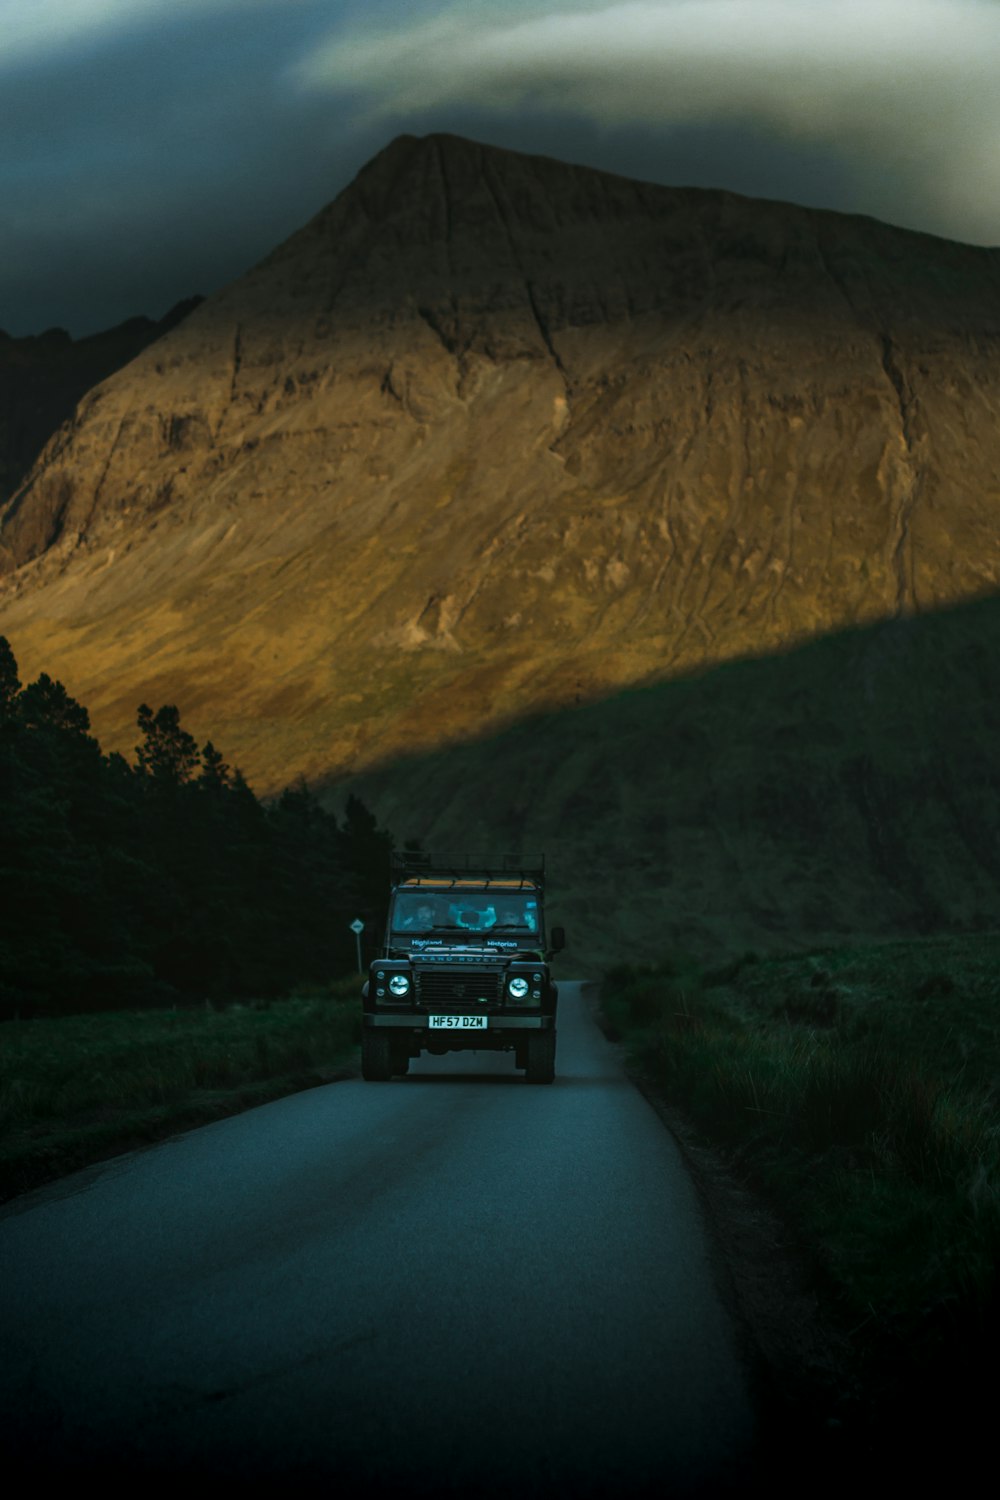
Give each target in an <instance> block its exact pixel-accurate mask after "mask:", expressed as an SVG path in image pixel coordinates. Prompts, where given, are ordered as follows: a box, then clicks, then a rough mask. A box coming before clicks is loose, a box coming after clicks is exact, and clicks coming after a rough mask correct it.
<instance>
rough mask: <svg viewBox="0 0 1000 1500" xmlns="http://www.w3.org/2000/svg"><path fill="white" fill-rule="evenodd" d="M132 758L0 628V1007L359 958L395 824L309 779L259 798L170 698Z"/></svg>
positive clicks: (305, 977) (265, 990)
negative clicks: (327, 799) (332, 801)
mask: <svg viewBox="0 0 1000 1500" xmlns="http://www.w3.org/2000/svg"><path fill="white" fill-rule="evenodd" d="M138 730H139V736H140V739H139V743H138V744H137V746H136V752H135V762H134V764H130V763H129V761H128V760H126V758H125V757H124V756H122V755H120V754H118V753H112V754H110V755H105V754H103V752H102V751H101V748H100V746H99V744H98V742H97V740H96V739H94V737H93V736H92V735H91V733H90V718H89V715H88V713H87V710H86V709H85V708H84V707H83V706H82V705H81V704H80V703H77V702H76V701H75V700H74V699H73V698H72V697H70V695H69V694H68V693H67V691H66V689H65V688H64V687H63V685H62V684H61V683H60V682H57V681H55V680H53V679H52V678H51V677H49V676H48V674H47V673H44V672H43V673H42V674H41V676H40V677H39V678H38V679H37V681H35V682H32V683H30V684H29V685H28V686H27V687H22V685H21V683H20V681H19V678H18V669H17V662H16V660H15V657H14V653H13V651H12V650H11V647H10V644H9V642H8V641H7V640H6V638H5V637H3V636H0V1019H8V1018H10V1017H13V1016H17V1015H20V1016H22V1017H27V1016H36V1015H55V1014H66V1013H71V1012H76V1011H86V1010H108V1009H116V1008H120V1007H126V1006H128V1007H132V1006H159V1005H173V1004H178V1003H192V1002H201V1001H204V1000H205V999H209V1000H213V1001H216V1000H218V1001H223V1002H224V1001H229V1000H236V999H244V998H256V997H267V996H274V995H279V994H282V993H285V992H287V991H288V990H289V989H290V988H292V987H293V986H294V985H296V984H299V983H303V982H308V981H323V980H327V979H330V978H332V977H336V976H337V975H340V974H344V973H347V972H349V971H350V970H351V969H352V968H353V967H354V966H355V952H356V949H355V940H354V936H353V934H352V933H351V931H350V930H349V924H350V922H351V921H352V919H353V918H355V917H357V916H360V917H362V918H363V919H364V920H365V921H366V922H367V923H368V924H370V925H371V926H372V927H374V926H377V925H378V923H379V922H380V921H381V919H382V916H383V914H384V907H385V901H386V895H387V891H388V878H389V855H390V853H391V849H392V837H391V835H390V834H389V833H387V832H386V831H385V830H382V829H380V828H378V826H377V824H376V820H375V818H374V817H373V816H372V814H371V813H370V812H369V810H368V809H367V808H366V807H365V806H364V804H363V803H362V802H361V801H360V800H359V799H358V798H356V797H350V798H348V801H347V806H346V811H345V814H344V817H343V819H342V821H338V819H337V817H336V816H335V815H334V814H332V813H330V812H328V811H326V809H324V808H323V807H322V805H321V804H320V803H319V801H318V800H317V798H316V797H315V796H314V795H313V793H311V792H310V791H309V789H308V788H307V787H306V786H305V784H304V783H300V784H298V785H295V786H291V787H288V788H286V790H285V791H283V792H282V793H281V795H280V796H278V797H275V798H273V799H268V800H266V801H261V800H260V799H258V798H257V797H256V796H255V795H254V793H253V791H252V790H251V789H250V787H249V786H248V785H247V782H246V781H245V779H244V778H243V776H242V775H241V774H240V772H239V771H238V770H236V769H234V768H232V767H231V766H229V765H228V764H227V763H226V761H225V759H224V757H223V755H222V753H221V752H220V751H219V750H218V749H217V748H216V747H215V746H214V745H213V744H212V742H211V741H209V742H208V743H206V744H205V745H204V746H202V747H201V748H199V747H198V745H197V743H196V741H195V740H194V738H193V737H192V736H191V735H190V734H188V732H187V731H186V730H185V729H184V728H183V726H182V725H181V721H180V714H179V712H178V710H177V708H176V707H175V706H172V705H167V706H164V707H162V708H160V709H159V710H157V711H156V712H155V713H154V711H153V710H152V709H151V708H150V707H149V706H148V705H147V704H142V705H141V706H140V708H139V710H138Z"/></svg>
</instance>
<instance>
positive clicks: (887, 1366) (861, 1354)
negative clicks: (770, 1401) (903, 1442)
mask: <svg viewBox="0 0 1000 1500" xmlns="http://www.w3.org/2000/svg"><path fill="white" fill-rule="evenodd" d="M601 1003H602V1008H603V1011H604V1015H605V1018H606V1023H607V1025H608V1026H609V1028H610V1029H612V1030H613V1031H617V1032H618V1033H619V1034H620V1035H621V1036H622V1037H623V1039H624V1040H625V1041H626V1043H627V1045H628V1047H629V1051H630V1053H631V1056H632V1058H633V1061H634V1063H635V1064H636V1066H637V1067H638V1068H639V1069H641V1071H642V1072H643V1073H644V1074H645V1075H646V1077H648V1078H649V1079H650V1081H651V1082H652V1083H653V1084H654V1085H655V1087H657V1088H658V1089H659V1090H660V1091H661V1092H662V1095H663V1097H664V1098H666V1099H669V1100H670V1101H671V1103H672V1104H673V1105H675V1106H676V1107H677V1108H679V1109H680V1110H681V1111H682V1112H683V1114H684V1117H685V1119H686V1120H688V1121H689V1122H690V1124H691V1126H692V1127H693V1128H694V1130H695V1131H696V1132H697V1135H698V1136H699V1137H700V1138H701V1139H702V1140H704V1141H705V1142H706V1143H710V1144H711V1145H713V1146H715V1147H717V1148H718V1147H721V1148H723V1149H724V1151H725V1153H726V1155H727V1156H728V1158H729V1160H730V1161H731V1162H732V1163H734V1165H735V1166H736V1167H737V1169H738V1170H739V1171H740V1172H741V1174H742V1175H743V1176H744V1177H745V1178H746V1180H748V1181H749V1182H751V1183H752V1184H753V1185H754V1186H755V1187H756V1188H757V1189H759V1190H762V1191H763V1193H764V1195H765V1196H766V1198H767V1199H769V1201H770V1202H771V1204H772V1205H773V1206H774V1208H775V1209H776V1210H777V1211H778V1213H779V1214H780V1215H781V1216H782V1219H783V1220H784V1221H785V1222H786V1223H787V1224H788V1225H789V1226H790V1228H791V1230H792V1231H793V1233H794V1234H795V1235H796V1238H797V1239H798V1241H799V1242H800V1243H801V1244H802V1246H803V1247H804V1248H805V1250H806V1252H807V1254H808V1257H809V1259H810V1261H811V1262H812V1264H813V1267H814V1273H815V1277H816V1284H817V1288H818V1289H819V1291H820V1293H821V1294H822V1296H823V1298H824V1301H825V1302H826V1303H827V1304H828V1305H829V1307H830V1309H831V1311H832V1313H833V1315H834V1317H835V1319H836V1321H837V1323H838V1324H839V1326H840V1327H841V1328H842V1329H843V1331H844V1333H845V1335H846V1336H847V1337H848V1339H849V1342H850V1346H851V1348H852V1350H853V1356H854V1358H855V1360H856V1366H857V1372H858V1375H859V1379H860V1382H861V1389H862V1390H863V1391H864V1392H865V1393H866V1400H867V1402H868V1404H869V1407H870V1411H869V1420H872V1421H874V1422H877V1423H883V1424H886V1425H887V1426H888V1425H891V1424H892V1423H893V1422H894V1421H895V1420H896V1419H897V1418H899V1417H901V1414H902V1413H903V1412H904V1411H905V1412H906V1413H907V1414H908V1418H907V1419H908V1420H909V1421H918V1422H919V1421H921V1420H923V1419H924V1418H926V1419H928V1420H933V1421H934V1422H936V1423H937V1425H938V1427H939V1429H940V1425H941V1423H942V1421H943V1420H947V1421H951V1420H952V1418H953V1417H954V1416H955V1414H956V1413H958V1412H959V1411H961V1412H962V1413H964V1414H965V1416H966V1417H967V1418H968V1420H969V1421H970V1422H971V1421H972V1415H971V1413H972V1412H973V1409H974V1408H975V1407H976V1406H977V1404H978V1403H979V1402H981V1401H982V1399H983V1393H984V1387H983V1385H982V1383H981V1382H982V1377H983V1372H984V1371H988V1370H990V1369H991V1368H992V1359H993V1353H992V1350H993V1345H994V1343H995V1337H996V1333H997V1329H998V1322H1000V1319H998V1302H997V1289H998V1267H1000V1125H998V1121H997V1112H996V1101H997V1095H998V1092H1000V935H994V934H975V935H970V936H963V937H948V938H935V939H931V938H928V939H922V940H914V941H906V942H893V943H886V944H882V945H877V946H865V947H844V948H838V949H835V950H825V951H822V952H814V953H810V954H805V955H801V954H799V955H794V956H785V957H774V958H766V959H765V958H761V959H757V958H756V957H755V956H754V955H752V954H747V955H746V956H745V957H744V958H743V959H741V960H739V961H736V962H733V963H730V964H728V965H727V966H725V967H723V968H718V969H716V970H711V969H709V968H705V967H702V966H699V965H698V964H696V963H695V962H694V961H693V960H690V959H687V958H684V957H683V956H675V957H673V958H665V959H664V960H662V961H661V962H659V963H655V964H650V965H645V966H641V967H633V966H623V967H619V968H616V969H613V970H611V971H609V972H608V974H607V975H606V976H605V980H604V983H603V986H602V1001H601ZM985 1389H988V1387H986V1388H985ZM946 1413H947V1418H946V1417H945V1414H946ZM921 1414H922V1415H921Z"/></svg>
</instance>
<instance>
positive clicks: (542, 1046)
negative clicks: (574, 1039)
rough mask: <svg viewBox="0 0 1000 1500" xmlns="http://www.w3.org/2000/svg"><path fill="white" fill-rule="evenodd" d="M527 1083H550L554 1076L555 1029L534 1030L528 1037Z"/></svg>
mask: <svg viewBox="0 0 1000 1500" xmlns="http://www.w3.org/2000/svg"><path fill="white" fill-rule="evenodd" d="M527 1051H528V1062H527V1068H526V1078H527V1081H528V1083H551V1082H552V1080H553V1079H554V1078H555V1076H556V1034H555V1031H554V1030H552V1031H535V1032H532V1034H531V1036H529V1037H528V1049H527Z"/></svg>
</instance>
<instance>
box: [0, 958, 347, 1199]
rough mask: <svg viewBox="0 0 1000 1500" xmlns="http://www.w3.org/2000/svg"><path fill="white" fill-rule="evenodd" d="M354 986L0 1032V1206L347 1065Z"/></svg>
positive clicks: (17, 1024) (7, 1025) (8, 1027)
mask: <svg viewBox="0 0 1000 1500" xmlns="http://www.w3.org/2000/svg"><path fill="white" fill-rule="evenodd" d="M358 988H359V981H358V979H357V978H356V977H354V976H351V977H349V978H346V979H343V980H338V981H336V982H334V983H333V984H331V985H329V986H326V987H315V988H312V989H309V990H305V991H301V992H299V993H296V994H294V995H292V996H290V997H289V998H287V999H283V1000H273V1001H267V1002H260V1003H256V1004H247V1005H231V1006H228V1007H225V1008H219V1009H212V1008H205V1009H198V1010H184V1009H179V1010H143V1011H116V1012H112V1013H102V1014H95V1015H77V1016H66V1017H58V1018H49V1019H40V1020H31V1021H7V1022H4V1023H3V1024H2V1025H0V1199H5V1198H9V1197H11V1196H13V1195H14V1194H15V1193H18V1192H23V1191H25V1190H26V1189H28V1188H31V1187H36V1186H39V1185H40V1184H42V1183H44V1182H48V1181H51V1180H53V1179H54V1178H57V1177H61V1176H63V1175H64V1174H65V1173H67V1172H69V1171H72V1170H75V1169H76V1168H79V1167H83V1166H87V1165H90V1164H91V1163H93V1162H96V1161H100V1160H102V1159H104V1158H105V1157H107V1156H110V1155H114V1154H116V1153H117V1152H118V1151H121V1150H126V1149H128V1148H129V1147H132V1146H136V1145H141V1144H144V1143H147V1142H150V1141H155V1140H161V1139H163V1138H164V1137H165V1136H167V1135H170V1134H172V1133H174V1132H175V1131H177V1130H181V1129H185V1128H188V1127H190V1126H193V1125H196V1124H199V1123H202V1122H204V1121H206V1120H210V1119H216V1118H219V1117H221V1116H223V1115H226V1114H232V1113H234V1112H235V1111H237V1110H239V1109H243V1108H247V1107H249V1106H250V1105H253V1104H258V1103H263V1102H264V1101H265V1100H267V1099H272V1098H277V1097H279V1096H280V1095H282V1094H286V1093H290V1092H293V1091H294V1090H296V1089H299V1088H304V1087H308V1086H309V1085H311V1084H315V1083H320V1082H323V1081H324V1080H325V1079H326V1078H329V1077H331V1076H332V1075H333V1074H335V1073H336V1072H337V1071H338V1070H342V1069H343V1068H344V1067H345V1066H347V1065H348V1064H350V1063H351V1062H352V1061H353V1052H354V1048H355V1047H356V1045H357V1041H358V1038H359V1035H360V1006H359V1004H358Z"/></svg>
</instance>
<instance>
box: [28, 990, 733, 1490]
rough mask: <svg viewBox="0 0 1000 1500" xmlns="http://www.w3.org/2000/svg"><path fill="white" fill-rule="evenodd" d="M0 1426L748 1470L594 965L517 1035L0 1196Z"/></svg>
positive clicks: (587, 1466)
mask: <svg viewBox="0 0 1000 1500" xmlns="http://www.w3.org/2000/svg"><path fill="white" fill-rule="evenodd" d="M0 1347H2V1351H3V1357H2V1361H0V1449H2V1451H3V1453H4V1470H5V1473H8V1474H9V1473H10V1471H11V1467H12V1466H15V1467H16V1465H17V1464H18V1463H20V1464H22V1465H23V1466H24V1470H25V1472H26V1473H30V1474H32V1475H33V1476H34V1477H35V1478H40V1477H45V1476H46V1475H60V1476H66V1477H69V1476H76V1475H80V1476H82V1475H83V1474H85V1473H88V1472H92V1473H95V1474H99V1475H100V1476H101V1477H102V1478H104V1479H107V1480H109V1481H110V1480H113V1479H116V1478H117V1479H121V1480H123V1481H128V1482H129V1483H132V1482H134V1481H136V1480H138V1479H142V1478H144V1477H145V1476H147V1475H151V1474H152V1473H153V1472H158V1473H160V1474H162V1475H169V1476H171V1477H180V1476H181V1475H188V1474H190V1475H192V1476H197V1477H198V1478H199V1479H200V1480H204V1479H205V1478H207V1477H210V1476H216V1475H218V1476H221V1475H223V1474H225V1475H228V1476H232V1477H234V1478H238V1479H239V1480H240V1481H241V1483H242V1487H243V1488H244V1489H245V1488H246V1487H247V1485H248V1484H250V1483H251V1482H255V1481H262V1482H263V1485H264V1487H266V1488H271V1487H272V1486H273V1484H274V1482H275V1481H277V1480H278V1479H279V1478H293V1479H294V1478H298V1479H304V1478H320V1479H334V1480H339V1481H342V1482H343V1481H348V1480H349V1481H351V1482H352V1483H354V1484H356V1485H361V1484H367V1485H368V1486H374V1487H377V1488H380V1489H382V1490H391V1489H394V1488H396V1487H398V1488H399V1489H400V1491H405V1493H406V1494H407V1495H408V1496H412V1495H417V1494H424V1493H427V1494H432V1493H434V1494H440V1493H442V1492H443V1493H446V1494H447V1493H450V1492H451V1491H454V1492H455V1493H459V1492H461V1493H465V1494H470V1493H471V1494H476V1493H483V1494H508V1493H509V1494H517V1495H518V1496H520V1495H535V1494H538V1495H541V1494H545V1495H548V1496H552V1495H561V1494H573V1495H575V1496H584V1495H605V1494H606V1495H616V1496H622V1495H630V1494H642V1493H646V1492H647V1490H648V1492H650V1493H658V1494H663V1493H668V1494H670V1495H683V1494H698V1495H706V1494H716V1493H719V1494H721V1493H728V1491H729V1487H730V1486H732V1488H733V1490H734V1491H735V1490H741V1489H743V1488H744V1480H745V1477H746V1464H747V1463H748V1460H749V1454H750V1449H751V1445H752V1441H753V1433H754V1418H753V1410H752V1403H751V1399H750V1394H749V1387H748V1379H747V1375H746V1372H745V1369H744V1367H743V1364H742V1363H741V1360H740V1356H739V1350H738V1339H737V1336H736V1331H735V1329H734V1328H733V1326H732V1325H731V1323H730V1321H729V1318H728V1315H727V1313H726V1311H725V1308H724V1306H723V1303H722V1301H721V1300H720V1297H719V1295H718V1292H717V1289H716V1285H715V1281H714V1276H713V1263H712V1255H711V1253H710V1246H709V1243H708V1239H707V1236H706V1232H705V1228H704V1225H703V1222H702V1219H701V1215H700V1210H699V1204H698V1199H697V1196H696V1193H695V1191H694V1189H693V1187H692V1185H691V1183H690V1181H689V1179H688V1177H687V1175H686V1172H685V1170H684V1166H683V1163H682V1160H681V1158H680V1156H679V1153H678V1151H677V1148H676V1146H675V1144H674V1142H673V1139H672V1138H671V1136H670V1135H669V1134H668V1133H667V1131H666V1130H665V1129H664V1127H663V1125H662V1124H661V1122H660V1120H659V1119H658V1118H657V1116H656V1115H655V1113H654V1112H653V1110H652V1109H651V1108H650V1106H649V1105H648V1104H647V1103H646V1101H645V1100H644V1099H643V1098H642V1097H641V1096H640V1095H639V1094H638V1093H637V1092H636V1090H635V1089H634V1088H633V1086H632V1085H631V1084H630V1083H629V1082H628V1080H627V1078H626V1077H625V1075H624V1074H623V1072H622V1070H621V1067H620V1064H619V1061H618V1057H617V1052H616V1049H615V1048H613V1047H611V1046H610V1045H609V1044H608V1043H607V1042H606V1041H605V1039H604V1038H603V1036H602V1035H601V1033H600V1032H599V1031H598V1029H597V1027H596V1026H595V1025H594V1022H593V1020H592V1019H591V1017H590V1014H589V1010H588V1007H587V1004H586V1001H585V994H584V991H583V988H582V987H581V986H580V985H575V984H567V983H563V984H562V986H561V994H560V1025H559V1043H558V1055H557V1078H556V1082H555V1083H554V1084H553V1085H551V1086H545V1087H537V1086H531V1085H529V1084H527V1083H525V1081H524V1079H523V1077H522V1075H521V1074H519V1073H517V1072H516V1071H515V1069H514V1065H513V1061H512V1060H511V1059H509V1058H508V1057H507V1055H506V1054H498V1055H491V1054H489V1053H478V1054H474V1055H466V1056H464V1057H463V1056H462V1055H460V1054H449V1055H448V1056H447V1057H444V1058H421V1059H420V1060H419V1062H417V1063H414V1064H413V1066H412V1069H411V1072H410V1075H409V1076H408V1077H407V1078H405V1079H400V1080H396V1081H394V1082H392V1083H388V1084H365V1083H362V1082H360V1081H357V1082H355V1081H348V1082H343V1083H337V1084H331V1085H329V1086H327V1087H324V1088H317V1089H311V1090H309V1091H307V1092H305V1093H301V1094H297V1095H294V1096H292V1097H290V1098H287V1099H282V1100H279V1101H277V1102H276V1103H273V1104H268V1105H265V1106H264V1107H262V1108H260V1109H255V1110H251V1111H249V1112H248V1113H246V1114H243V1115H239V1116H236V1117H234V1118H232V1119H228V1120H223V1121H220V1122H218V1123H217V1124H214V1125H210V1126H207V1127H205V1128H203V1129H200V1130H196V1131H192V1132H190V1133H189V1134H186V1135H182V1136H178V1137H176V1138H174V1139H173V1140H170V1141H168V1142H166V1143H164V1144H163V1145H160V1146H157V1147H154V1148H151V1149H149V1150H146V1151H142V1152H136V1153H133V1154H131V1155H128V1156H124V1157H119V1158H117V1159H116V1160H114V1161H113V1162H109V1163H107V1164H105V1165H104V1166H102V1167H97V1168H92V1169H90V1170H88V1171H86V1172H83V1173H80V1174H77V1175H76V1176H74V1177H71V1178H67V1179H65V1180H63V1181H62V1182H61V1183H58V1184H56V1185H55V1186H54V1187H50V1188H47V1189H44V1190H42V1191H41V1192H37V1193H33V1194H30V1195H27V1196H25V1197H23V1198H20V1199H17V1200H15V1201H14V1202H13V1203H12V1204H9V1205H7V1207H6V1208H5V1209H4V1210H2V1211H0Z"/></svg>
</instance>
